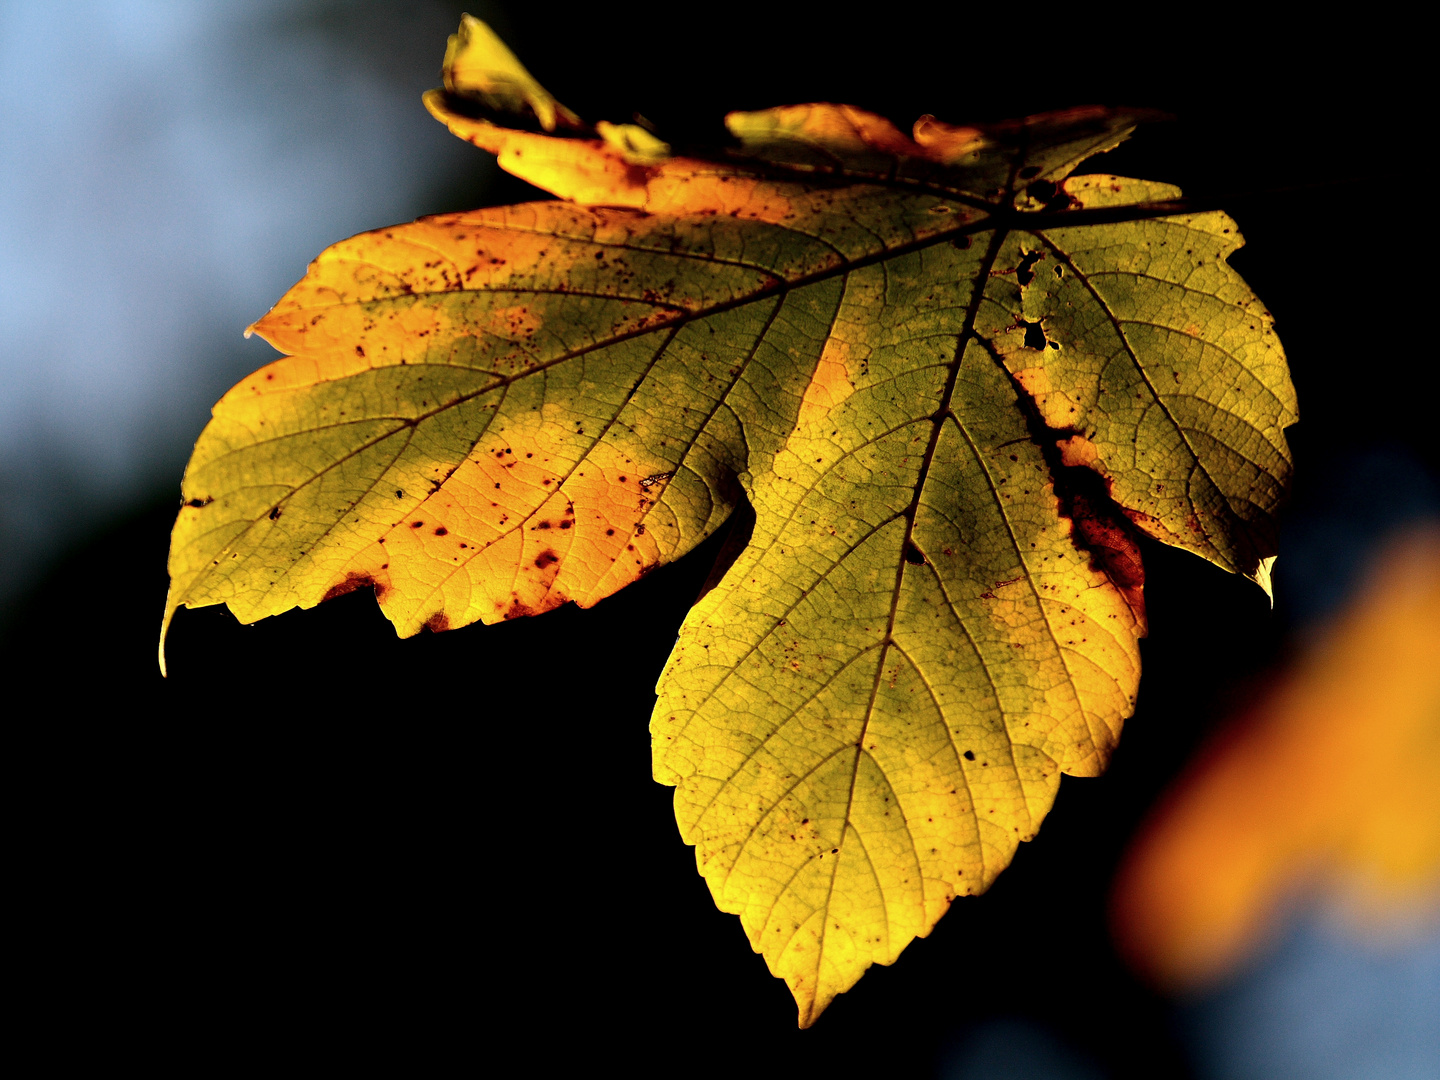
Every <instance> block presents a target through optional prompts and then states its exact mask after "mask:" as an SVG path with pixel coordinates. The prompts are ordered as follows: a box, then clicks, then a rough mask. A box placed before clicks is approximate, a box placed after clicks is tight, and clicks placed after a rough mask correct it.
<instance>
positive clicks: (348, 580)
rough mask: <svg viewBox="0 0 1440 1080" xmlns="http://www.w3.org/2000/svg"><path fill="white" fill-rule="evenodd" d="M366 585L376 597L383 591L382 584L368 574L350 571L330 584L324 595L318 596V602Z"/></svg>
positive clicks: (332, 598)
mask: <svg viewBox="0 0 1440 1080" xmlns="http://www.w3.org/2000/svg"><path fill="white" fill-rule="evenodd" d="M367 586H369V587H371V588H373V589H374V590H375V596H376V598H377V599H378V598H379V597H380V596H381V595H383V593H384V591H385V590H384V586H382V585H379V584H377V583H376V581H375V579H374V578H372V577H371V576H370V575H369V574H358V573H350V574H346V575H345V580H344V581H342V582H340V583H339V584H338V585H331V586H330V588H329V590H328V591H327V592H326V593H325V595H324V596H322V597H321V598H320V602H321V603H322V604H323V603H324V602H325V601H326V600H334V599H335V598H336V597H337V596H344V595H345V594H346V593H352V592H354V591H355V590H356V589H363V588H365V587H367Z"/></svg>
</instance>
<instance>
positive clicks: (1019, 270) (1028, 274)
mask: <svg viewBox="0 0 1440 1080" xmlns="http://www.w3.org/2000/svg"><path fill="white" fill-rule="evenodd" d="M1043 258H1045V252H1043V251H1027V252H1025V253H1024V254H1023V255H1022V256H1021V257H1020V265H1019V266H1017V267H1015V277H1016V279H1017V280H1018V281H1019V282H1020V284H1021V285H1029V284H1030V282H1032V281H1034V280H1035V264H1036V263H1037V262H1039V261H1040V260H1041V259H1043Z"/></svg>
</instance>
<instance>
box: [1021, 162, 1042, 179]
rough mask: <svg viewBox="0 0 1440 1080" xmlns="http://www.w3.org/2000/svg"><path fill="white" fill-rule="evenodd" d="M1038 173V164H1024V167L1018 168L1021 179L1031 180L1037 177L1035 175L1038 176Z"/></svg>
mask: <svg viewBox="0 0 1440 1080" xmlns="http://www.w3.org/2000/svg"><path fill="white" fill-rule="evenodd" d="M1039 175H1040V166H1039V165H1026V166H1025V168H1023V169H1021V170H1020V179H1021V180H1033V179H1034V178H1035V177H1037V176H1039Z"/></svg>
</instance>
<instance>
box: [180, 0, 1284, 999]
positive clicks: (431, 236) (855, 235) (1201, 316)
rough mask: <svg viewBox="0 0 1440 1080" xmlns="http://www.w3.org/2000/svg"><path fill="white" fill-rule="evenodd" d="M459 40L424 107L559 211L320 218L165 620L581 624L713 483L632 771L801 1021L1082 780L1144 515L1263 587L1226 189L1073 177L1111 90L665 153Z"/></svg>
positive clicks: (670, 553) (1260, 428) (1276, 482)
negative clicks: (637, 768)
mask: <svg viewBox="0 0 1440 1080" xmlns="http://www.w3.org/2000/svg"><path fill="white" fill-rule="evenodd" d="M479 26H480V24H478V23H476V22H475V21H474V20H469V19H468V18H467V21H466V22H465V24H464V25H463V26H462V31H461V34H460V35H457V37H456V38H453V39H452V42H451V48H450V50H449V51H448V52H447V54H446V55H447V68H446V89H445V90H435V91H431V92H430V93H428V94H427V95H426V98H425V103H426V106H427V107H428V108H429V109H430V111H431V112H432V113H433V114H434V115H435V116H437V117H438V118H439V119H441V120H442V121H443V122H445V123H446V124H447V125H448V126H449V127H450V129H451V130H452V131H454V132H455V133H456V134H457V135H460V136H461V137H463V138H466V139H468V140H469V141H471V142H473V143H475V144H476V145H478V146H480V147H482V148H483V149H485V150H487V151H489V152H491V153H493V154H495V155H496V156H497V158H498V160H499V162H500V164H501V165H502V166H503V167H504V168H505V169H507V170H509V171H510V172H512V173H514V174H515V175H517V176H520V177H522V178H523V179H525V180H528V181H529V182H530V183H532V184H535V185H537V186H539V187H542V188H544V189H545V190H547V191H550V192H551V193H553V194H555V195H556V196H558V197H559V199H558V200H557V201H549V202H534V203H527V204H523V205H518V206H508V207H499V208H492V209H485V210H476V211H471V212H467V213H461V214H448V215H442V216H439V217H432V218H426V219H422V220H420V221H417V222H415V223H413V224H410V225H402V226H395V227H393V228H389V229H382V230H379V231H376V232H372V233H366V234H362V235H360V236H357V237H354V238H352V239H350V240H346V241H344V242H342V243H340V244H336V245H335V246H333V247H331V248H329V249H328V250H326V251H325V252H323V253H322V254H321V255H320V256H319V258H318V259H316V261H315V262H314V263H313V264H312V265H311V267H310V271H309V273H308V274H307V275H306V277H305V279H304V280H303V281H301V282H300V283H299V284H298V285H296V286H295V287H294V288H293V289H291V290H290V292H288V293H287V294H286V295H285V296H284V297H283V298H282V299H281V300H280V302H279V303H278V304H276V306H275V307H274V308H273V309H272V310H271V311H270V312H269V314H267V315H266V316H265V317H264V318H263V319H261V320H260V321H259V322H257V323H256V324H255V325H254V327H253V328H252V329H253V330H254V331H255V332H256V333H259V334H260V335H261V336H262V337H264V338H265V339H266V340H267V341H269V342H271V343H272V344H274V345H275V346H276V348H278V349H280V350H281V351H282V352H283V353H286V354H287V355H286V356H285V357H284V358H283V359H280V360H277V361H276V362H274V363H273V364H271V365H269V366H268V367H266V368H263V369H261V370H260V371H258V372H256V373H255V374H254V375H251V376H250V377H249V378H247V379H245V380H244V381H242V382H241V383H240V384H239V385H238V386H236V387H235V388H234V389H233V390H231V391H230V392H229V393H228V394H226V396H225V397H224V398H223V399H222V400H221V401H220V402H219V404H218V405H216V407H215V410H214V418H213V419H212V421H211V422H210V424H209V426H208V427H207V428H206V429H205V431H204V433H203V434H202V435H201V437H200V440H199V442H198V443H197V445H196V448H195V453H194V456H193V457H192V459H191V461H190V465H189V467H188V469H187V471H186V476H185V481H184V500H185V502H184V506H183V507H182V509H181V511H180V515H179V519H178V520H177V522H176V526H175V531H174V535H173V539H172V547H171V556H170V572H171V581H172V584H171V591H170V597H169V600H168V604H167V609H166V616H165V618H166V624H167V625H168V623H169V620H170V619H171V618H172V617H173V615H174V613H175V611H176V609H177V608H179V607H180V606H182V605H183V606H190V607H199V606H203V605H207V604H217V603H225V604H227V605H228V606H229V608H230V610H231V611H232V612H234V613H235V615H236V616H237V617H238V618H240V619H241V620H242V621H245V622H250V621H253V620H256V619H260V618H263V617H265V616H267V615H273V614H276V613H278V612H281V611H285V610H287V609H289V608H292V607H310V606H313V605H315V604H317V603H319V602H321V601H322V600H324V599H327V598H329V597H332V596H336V595H339V594H341V593H345V592H348V591H351V590H353V589H357V588H362V587H365V588H373V589H374V591H375V594H376V596H377V598H378V600H379V603H380V606H381V609H382V610H383V611H384V612H385V614H386V615H387V616H388V617H389V618H390V619H391V620H392V621H393V622H394V624H395V627H396V630H397V632H399V633H400V634H401V635H410V634H414V633H416V632H418V631H419V630H420V629H421V628H425V627H428V628H430V629H431V630H444V629H447V628H454V627H459V626H463V625H465V624H467V623H472V622H476V621H481V622H487V623H488V622H496V621H499V620H502V619H508V618H514V617H516V616H520V615H530V614H536V613H539V612H543V611H546V610H549V609H552V608H554V607H557V606H559V605H561V604H564V603H566V602H571V601H573V602H574V603H576V604H578V605H580V606H581V607H589V606H591V605H593V604H595V603H598V602H599V601H600V600H602V599H604V598H605V597H606V596H609V595H610V594H612V593H614V592H615V591H616V590H618V589H621V588H623V587H624V586H625V585H627V584H629V583H630V582H632V581H635V580H636V579H637V578H639V577H640V576H642V575H643V574H645V573H647V572H649V571H650V570H652V569H654V568H655V567H657V566H660V565H662V564H665V563H668V562H671V561H673V560H675V559H677V558H679V557H681V556H682V555H684V554H685V553H686V552H687V551H689V550H691V549H692V548H694V547H695V546H696V545H697V544H699V543H700V542H701V541H702V540H704V539H705V538H706V537H707V536H709V535H710V534H711V533H713V532H714V531H715V530H716V529H717V528H719V527H720V526H721V525H722V524H723V523H724V522H725V521H726V520H727V518H729V517H730V515H731V514H732V512H733V511H734V510H735V509H736V507H737V505H740V504H741V502H742V501H744V502H746V503H748V505H749V507H750V508H751V509H752V510H753V526H752V527H751V529H750V534H749V537H748V543H746V544H744V545H743V548H742V545H741V544H739V543H737V544H735V545H734V547H736V548H742V550H740V552H739V555H738V557H737V558H736V560H735V562H734V564H733V565H732V566H730V567H729V568H728V571H727V572H725V574H724V576H723V577H722V578H721V580H720V581H719V582H718V584H717V585H716V586H715V587H714V588H713V589H711V590H710V591H709V592H708V593H707V594H706V595H705V596H704V597H703V599H702V600H701V601H700V602H699V603H698V604H697V605H696V606H695V607H694V609H693V610H692V611H691V612H690V614H689V616H688V618H687V619H686V620H685V623H684V626H683V627H682V628H681V632H680V638H679V641H678V642H677V644H676V646H675V650H674V653H673V654H672V656H671V657H670V660H669V662H668V663H667V665H666V667H665V671H664V674H663V675H662V677H661V679H660V683H659V687H658V694H659V701H658V703H657V705H656V709H655V713H654V716H653V718H652V721H651V731H652V733H653V739H654V772H655V776H656V778H657V779H658V780H660V781H661V782H662V783H666V784H671V785H674V786H675V788H676V793H675V809H676V816H677V819H678V821H679V825H680V831H681V835H682V837H683V838H684V840H685V841H686V842H687V843H689V844H692V845H694V846H695V849H696V858H697V863H698V865H699V868H700V872H701V873H702V874H703V875H704V876H705V878H706V880H707V882H708V883H709V885H710V889H711V892H712V895H713V896H714V898H715V902H716V903H717V905H718V906H719V907H720V908H721V909H722V910H725V911H729V912H733V913H735V914H738V915H739V916H740V917H741V921H742V923H743V925H744V927H745V930H746V933H747V934H748V935H749V937H750V941H751V943H752V944H753V945H754V947H755V948H756V950H757V951H760V952H761V953H763V954H764V956H765V959H766V961H767V963H768V964H769V966H770V969H771V971H772V972H774V973H775V974H776V975H777V976H780V977H782V978H784V979H785V980H786V982H787V983H788V984H789V986H790V988H791V990H792V991H793V993H794V995H795V998H796V1001H797V1003H798V1005H799V1010H800V1022H801V1024H802V1025H808V1024H809V1023H811V1022H813V1021H814V1020H815V1018H816V1017H818V1016H819V1014H820V1012H821V1011H822V1010H823V1009H824V1008H825V1006H826V1004H827V1003H828V1002H829V1001H830V1000H831V999H832V998H833V997H834V996H835V995H836V994H838V993H841V992H843V991H844V990H846V989H848V988H849V987H850V986H852V985H853V984H854V983H855V982H856V980H857V979H859V977H860V976H861V974H862V973H863V972H864V971H865V969H866V968H867V967H868V966H869V965H870V964H872V963H885V964H888V963H891V962H893V961H894V960H895V959H896V957H898V956H899V954H900V952H901V950H902V949H903V948H904V947H905V945H906V944H907V943H908V942H909V941H910V940H911V939H913V938H914V937H916V936H923V935H924V934H926V933H928V932H929V930H930V928H931V927H933V926H934V925H935V922H936V921H937V920H938V919H939V918H940V916H941V915H942V914H944V912H945V910H946V908H947V906H948V905H949V903H950V902H951V901H952V900H953V899H954V898H955V897H956V896H959V895H965V894H972V893H978V892H980V891H982V890H983V889H985V888H986V887H987V886H988V885H989V884H990V882H991V881H993V880H994V877H995V875H996V874H997V873H999V872H1000V870H1001V869H1003V868H1004V866H1005V865H1006V864H1007V863H1008V862H1009V860H1010V858H1011V857H1012V855H1013V854H1014V851H1015V848H1016V845H1017V844H1019V843H1020V842H1021V841H1022V840H1026V839H1029V838H1030V837H1032V836H1033V835H1034V834H1035V830H1036V829H1037V828H1038V827H1039V824H1040V821H1041V820H1042V818H1043V817H1044V815H1045V813H1046V811H1047V810H1048V809H1049V807H1050V804H1051V802H1052V801H1053V799H1054V796H1055V791H1056V787H1057V785H1058V783H1059V778H1060V775H1061V774H1062V773H1069V774H1072V775H1095V774H1097V773H1099V772H1100V771H1101V770H1102V769H1103V768H1104V766H1105V762H1106V760H1107V758H1108V757H1109V754H1110V752H1111V751H1112V750H1113V748H1114V746H1115V742H1116V739H1117V738H1118V736H1119V731H1120V726H1121V723H1122V722H1123V720H1124V719H1125V718H1126V717H1127V716H1128V715H1129V714H1130V712H1131V710H1132V708H1133V705H1134V700H1135V690H1136V685H1137V681H1138V678H1139V653H1138V649H1137V640H1138V638H1139V637H1140V636H1142V635H1143V633H1144V626H1145V619H1144V604H1143V597H1142V583H1143V569H1142V566H1141V562H1140V555H1139V549H1138V547H1137V545H1136V540H1135V537H1136V536H1137V535H1138V534H1144V535H1148V536H1152V537H1154V538H1156V539H1159V540H1161V541H1163V542H1165V543H1168V544H1173V545H1176V546H1179V547H1183V548H1185V549H1187V550H1190V551H1193V552H1195V553H1196V554H1198V555H1201V556H1202V557H1204V558H1206V559H1209V560H1211V561H1212V562H1215V563H1217V564H1219V565H1221V566H1223V567H1225V568H1227V569H1229V570H1232V571H1235V572H1237V573H1241V574H1245V575H1247V576H1249V577H1251V578H1253V579H1254V580H1256V581H1257V582H1259V583H1260V584H1261V585H1263V586H1266V587H1268V567H1269V562H1270V560H1271V559H1272V558H1273V555H1274V552H1275V527H1274V519H1273V513H1274V510H1275V507H1276V505H1277V503H1278V501H1279V499H1280V497H1281V495H1282V494H1283V492H1284V490H1285V487H1286V483H1287V480H1288V476H1289V471H1290V458H1289V452H1288V450H1287V448H1286V444H1285V439H1284V435H1283V430H1284V428H1285V427H1286V426H1287V425H1288V424H1290V423H1292V422H1293V421H1294V419H1295V405H1294V395H1293V391H1292V389H1291V386H1290V381H1289V376H1288V373H1287V369H1286V366H1285V362H1284V358H1283V355H1282V352H1281V350H1280V346H1279V344H1278V342H1277V341H1276V339H1275V336H1274V333H1273V331H1272V329H1271V325H1270V316H1269V315H1268V313H1267V312H1266V311H1265V310H1264V308H1263V307H1262V306H1261V305H1260V304H1259V302H1258V301H1257V300H1256V299H1255V297H1254V296H1253V295H1252V294H1251V292H1250V291H1249V289H1248V288H1247V287H1246V286H1245V284H1244V283H1243V282H1242V281H1241V280H1240V278H1239V277H1238V276H1237V275H1236V274H1235V272H1234V271H1233V270H1231V269H1230V267H1229V266H1228V265H1227V263H1226V258H1227V256H1228V255H1229V254H1230V253H1231V252H1233V251H1234V250H1235V249H1236V248H1237V247H1238V246H1239V245H1240V243H1241V240H1240V235H1239V233H1238V231H1237V230H1236V228H1235V226H1234V223H1233V222H1232V221H1231V220H1230V219H1229V218H1228V217H1226V216H1225V215H1224V214H1221V213H1213V212H1212V213H1181V212H1178V211H1177V204H1176V203H1175V201H1174V200H1175V199H1176V198H1177V197H1178V194H1179V193H1178V192H1177V191H1176V190H1175V189H1174V188H1171V187H1167V186H1165V185H1160V184H1152V183H1147V182H1144V181H1138V180H1129V179H1123V178H1119V177H1112V176H1073V175H1071V174H1072V172H1073V170H1074V169H1075V167H1076V166H1077V165H1078V164H1080V162H1082V161H1083V160H1085V159H1086V158H1087V157H1089V156H1091V155H1093V154H1095V153H1097V152H1100V151H1103V150H1105V149H1107V148H1109V147H1112V146H1114V145H1116V144H1117V143H1118V142H1119V141H1120V140H1122V139H1123V138H1125V137H1126V135H1127V134H1128V133H1129V131H1130V130H1131V129H1132V128H1133V127H1134V125H1135V123H1136V122H1137V121H1138V120H1140V119H1143V116H1142V114H1139V113H1134V112H1128V111H1124V110H1107V109H1078V110H1070V111H1066V112H1062V113H1054V114H1047V115H1043V116H1038V117H1031V118H1028V119H1026V120H1022V121H1015V122H1011V123H1007V124H1002V125H992V126H988V127H955V126H951V125H947V124H944V123H941V122H940V121H937V120H935V119H934V118H932V117H924V118H922V119H921V120H920V121H919V122H917V124H916V125H915V129H914V131H913V133H912V135H908V136H907V135H905V134H903V133H901V132H900V131H899V130H898V129H896V128H895V127H894V126H893V125H891V124H890V123H889V121H887V120H885V119H883V118H881V117H878V116H874V115H872V114H869V113H865V112H863V111H861V110H859V109H854V108H850V107H845V106H836V105H825V104H816V105H801V106H794V107H787V108H781V109H773V110H768V111H765V112H761V113H748V114H732V115H731V116H730V117H729V118H728V119H727V123H728V124H729V127H730V130H731V132H732V134H733V135H734V137H735V143H734V145H733V146H732V147H730V148H729V149H726V150H713V151H705V152H702V153H682V152H678V151H675V150H674V149H672V147H671V146H669V145H668V144H666V143H665V142H663V141H662V140H661V139H660V138H659V137H658V136H656V135H654V134H653V133H651V132H648V131H647V130H645V129H644V128H642V127H640V126H638V125H634V124H630V125H623V124H599V125H596V126H595V127H594V128H593V129H592V128H590V127H588V126H586V125H585V124H584V122H583V121H581V120H579V119H578V118H577V117H575V116H574V114H573V113H569V112H568V111H566V110H564V109H563V107H561V106H559V105H558V104H557V103H555V102H554V101H553V99H551V98H550V97H549V95H547V94H545V93H544V91H543V89H541V88H539V84H538V83H536V82H535V81H534V80H533V78H532V77H530V76H529V74H528V72H525V70H524V68H523V67H521V66H520V65H519V62H518V61H516V60H515V59H514V57H513V56H511V55H510V54H509V52H508V50H503V46H500V49H501V50H503V53H502V52H500V51H497V50H496V47H495V46H496V41H495V40H494V39H493V35H490V34H489V33H488V31H485V32H483V33H482V32H481V30H479V29H477V27H479ZM497 87H499V88H500V89H498V90H497ZM502 91H503V92H502ZM1157 215H1164V216H1157ZM739 539H740V540H744V539H745V537H743V536H741V537H739ZM162 637H163V635H162Z"/></svg>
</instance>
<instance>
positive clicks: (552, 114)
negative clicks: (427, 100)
mask: <svg viewBox="0 0 1440 1080" xmlns="http://www.w3.org/2000/svg"><path fill="white" fill-rule="evenodd" d="M442 71H443V74H444V79H445V89H446V90H447V91H448V92H449V93H452V94H456V95H459V96H460V97H469V98H474V99H477V100H478V101H479V102H480V103H481V104H482V105H483V106H485V107H486V108H487V109H490V110H493V111H495V112H499V113H509V114H512V115H516V116H524V115H525V114H527V113H529V114H531V115H533V116H534V117H535V120H536V121H538V123H539V124H540V127H541V128H542V129H543V130H545V131H554V130H555V128H556V127H557V126H564V127H570V128H574V127H579V126H580V118H579V117H578V116H576V115H575V114H574V113H573V112H571V111H570V110H569V109H567V108H566V107H565V106H564V105H561V104H560V103H559V102H558V101H556V100H555V98H554V96H553V95H551V93H550V92H549V91H548V90H546V89H545V88H544V87H543V86H541V85H540V83H539V82H538V81H536V79H535V77H534V76H533V75H531V74H530V72H529V71H527V70H526V68H525V65H524V64H522V63H520V60H519V59H518V58H517V57H516V56H515V54H514V53H513V52H511V51H510V48H509V46H507V45H506V44H505V42H503V41H501V40H500V36H499V35H498V34H496V33H495V31H494V30H492V29H490V27H489V26H487V25H486V24H485V23H483V22H481V21H480V20H479V19H477V18H475V17H474V16H473V15H462V16H461V17H460V29H459V30H458V31H457V32H456V33H454V34H451V35H450V38H449V41H448V42H447V43H446V48H445V60H444V63H443V66H442Z"/></svg>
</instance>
